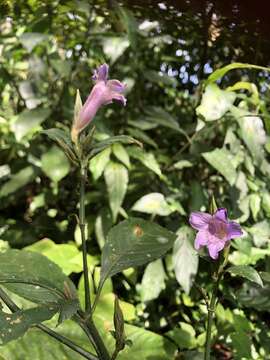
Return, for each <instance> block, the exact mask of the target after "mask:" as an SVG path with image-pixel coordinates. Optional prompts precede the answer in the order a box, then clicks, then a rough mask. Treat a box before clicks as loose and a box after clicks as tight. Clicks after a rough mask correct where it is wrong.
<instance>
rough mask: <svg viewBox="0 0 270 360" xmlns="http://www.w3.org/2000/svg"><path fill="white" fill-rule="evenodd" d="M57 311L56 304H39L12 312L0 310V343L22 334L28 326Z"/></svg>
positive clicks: (47, 317) (2, 343) (43, 319)
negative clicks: (38, 305)
mask: <svg viewBox="0 0 270 360" xmlns="http://www.w3.org/2000/svg"><path fill="white" fill-rule="evenodd" d="M57 311H58V307H56V306H40V307H36V308H32V309H27V310H19V311H16V312H15V313H13V314H9V313H4V312H2V311H0V345H4V344H6V343H8V342H9V341H12V340H15V339H17V338H19V337H21V336H23V335H24V333H25V332H26V331H27V330H28V329H29V328H30V327H32V326H33V325H37V324H39V323H41V322H43V321H45V320H49V319H50V318H51V317H52V316H53V315H54V314H55V313H56V312H57Z"/></svg>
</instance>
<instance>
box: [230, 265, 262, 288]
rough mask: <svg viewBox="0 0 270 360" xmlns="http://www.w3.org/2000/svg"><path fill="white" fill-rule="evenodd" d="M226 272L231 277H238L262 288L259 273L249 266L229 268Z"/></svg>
mask: <svg viewBox="0 0 270 360" xmlns="http://www.w3.org/2000/svg"><path fill="white" fill-rule="evenodd" d="M226 271H227V272H229V273H230V274H232V275H235V276H240V277H242V278H245V279H248V280H249V281H252V282H254V283H256V284H258V285H260V286H263V282H262V279H261V277H260V275H259V273H258V272H257V271H256V270H255V269H254V268H252V267H251V266H247V265H238V266H231V267H229V268H228V269H227V270H226Z"/></svg>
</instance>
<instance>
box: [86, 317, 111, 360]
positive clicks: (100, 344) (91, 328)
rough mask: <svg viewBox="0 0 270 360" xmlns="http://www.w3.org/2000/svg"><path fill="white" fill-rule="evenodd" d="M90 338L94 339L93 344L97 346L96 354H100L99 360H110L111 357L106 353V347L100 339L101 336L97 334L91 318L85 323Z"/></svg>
mask: <svg viewBox="0 0 270 360" xmlns="http://www.w3.org/2000/svg"><path fill="white" fill-rule="evenodd" d="M86 326H87V328H88V330H89V332H90V334H91V336H92V338H93V339H94V341H95V344H96V346H97V348H98V354H99V356H100V359H101V360H110V359H111V357H110V355H109V353H108V350H107V349H106V347H105V345H104V342H103V340H102V338H101V337H100V335H99V332H98V330H97V328H96V326H95V324H94V321H93V319H92V318H90V319H89V320H88V322H87V324H86Z"/></svg>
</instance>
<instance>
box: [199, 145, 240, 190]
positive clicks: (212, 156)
mask: <svg viewBox="0 0 270 360" xmlns="http://www.w3.org/2000/svg"><path fill="white" fill-rule="evenodd" d="M202 156H203V157H204V158H205V160H206V161H207V162H208V163H209V164H210V165H212V166H213V167H214V168H215V169H216V170H217V171H218V172H219V173H220V174H221V175H222V176H224V178H225V179H226V180H227V181H228V183H229V184H230V185H231V186H232V185H233V184H234V183H235V181H236V178H237V172H236V170H235V168H234V167H233V165H232V159H233V156H232V154H231V153H230V152H229V151H228V150H226V149H224V148H221V149H215V150H213V151H210V152H206V153H203V154H202Z"/></svg>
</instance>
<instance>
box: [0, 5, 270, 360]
mask: <svg viewBox="0 0 270 360" xmlns="http://www.w3.org/2000/svg"><path fill="white" fill-rule="evenodd" d="M236 4H237V2H236ZM232 9H234V12H232V13H231V14H230V16H225V15H224V14H225V13H224V12H223V8H222V7H219V4H218V3H211V2H210V1H209V2H201V4H197V2H196V1H194V2H191V3H190V2H188V1H186V2H185V1H183V2H181V4H180V5H179V4H178V6H176V4H174V5H171V4H170V3H169V2H166V3H160V4H157V3H156V2H152V4H151V3H149V4H148V6H147V7H146V6H142V5H141V4H140V3H136V2H130V3H125V4H121V5H119V4H117V3H116V2H113V1H108V2H104V1H95V2H94V1H91V2H87V1H76V2H75V1H37V0H27V1H16V3H14V2H12V1H3V2H1V15H2V17H1V23H0V29H1V38H0V53H1V58H0V63H1V67H0V75H1V76H0V93H1V107H0V134H1V137H0V143H1V152H0V162H1V166H0V181H1V189H0V200H1V202H0V208H1V215H0V237H1V242H0V247H1V250H3V251H4V250H5V249H6V248H8V247H11V248H19V249H21V248H27V249H29V250H32V251H37V252H40V253H42V254H45V255H46V256H48V257H49V258H50V259H51V260H52V261H54V262H56V263H57V264H59V265H60V266H61V267H62V268H63V270H64V272H65V274H67V275H70V276H71V278H72V279H73V280H74V281H75V282H76V283H77V284H78V287H79V291H82V283H81V281H80V277H81V273H82V263H81V253H80V241H79V236H78V228H77V226H76V219H75V217H74V216H73V215H74V214H75V213H76V211H77V201H78V182H77V175H78V174H77V173H76V169H75V168H73V166H72V164H70V163H69V161H68V160H67V159H66V158H65V156H64V154H63V152H62V151H61V150H60V149H59V148H57V147H56V145H54V144H53V143H52V142H51V141H50V140H49V139H47V138H46V137H44V136H43V135H40V134H39V130H41V129H47V128H50V127H58V128H60V129H66V128H70V127H71V124H72V119H73V106H74V99H75V93H76V89H80V92H81V94H82V97H83V99H85V98H86V97H87V95H88V94H89V90H90V88H91V86H92V82H91V75H92V72H93V70H94V69H95V68H96V67H97V66H98V65H100V64H101V63H104V62H106V63H108V64H109V65H110V74H111V78H117V79H120V80H123V81H124V82H125V83H126V84H127V86H128V87H127V98H128V103H127V106H126V107H125V108H122V107H120V106H119V105H118V104H114V105H113V106H108V107H104V108H103V109H102V110H101V111H100V112H99V113H98V114H97V116H96V119H95V125H96V129H97V132H96V136H97V138H99V139H103V138H106V137H108V135H118V134H129V135H131V136H133V137H134V138H136V139H138V140H139V141H141V142H142V143H143V144H144V148H143V149H140V148H137V147H134V146H123V145H113V146H112V147H111V148H109V149H106V150H104V151H103V152H102V153H101V154H100V155H98V156H97V157H96V158H95V159H93V160H92V161H91V163H90V166H89V173H90V181H89V184H88V187H87V221H88V235H89V240H88V250H89V262H90V266H91V271H92V273H93V283H95V281H96V279H97V278H98V276H99V266H100V249H101V248H102V246H103V244H104V241H105V236H106V233H107V232H108V230H109V229H110V227H111V226H112V225H113V224H114V223H117V222H119V221H121V220H122V219H124V218H126V217H128V216H129V215H132V216H139V217H143V218H146V219H152V220H154V221H155V222H157V223H159V224H161V225H163V226H165V227H167V228H168V229H170V230H173V231H177V232H178V233H179V237H178V240H177V242H176V244H175V246H174V249H173V251H172V252H171V253H169V254H168V255H167V256H166V257H165V258H164V259H163V260H157V261H155V262H152V263H150V264H149V265H148V266H146V267H142V268H140V269H139V270H136V271H135V270H134V269H129V270H128V271H124V272H123V273H122V274H120V275H116V276H115V277H114V278H113V281H112V282H111V281H107V283H106V286H105V288H104V291H103V296H102V302H101V305H100V306H99V308H98V310H97V311H98V316H99V318H100V326H101V327H102V326H103V327H104V329H105V330H104V334H106V335H104V336H106V337H107V341H108V342H111V341H112V337H111V335H110V333H109V331H108V330H109V329H110V327H111V321H112V312H113V293H117V294H118V296H119V297H120V299H121V304H122V307H123V310H124V315H125V320H126V321H127V323H128V324H129V325H127V330H126V331H127V335H128V337H129V338H130V339H131V340H132V341H133V346H132V348H131V349H128V348H127V349H125V350H124V352H123V353H121V355H120V356H119V359H120V360H121V359H122V360H125V359H129V360H133V359H134V360H135V359H136V360H137V359H138V358H140V359H142V360H143V359H145V360H146V359H147V360H165V359H173V358H174V356H177V358H179V359H181V358H183V359H200V358H201V357H200V356H201V355H200V349H201V348H202V346H203V344H204V340H205V320H206V306H205V303H204V301H203V298H202V295H201V293H200V291H199V288H198V286H200V287H202V288H203V289H205V291H207V290H209V289H210V288H211V282H209V262H207V261H206V260H205V259H200V261H199V257H198V256H197V255H196V254H195V253H194V251H193V245H192V244H193V240H194V232H193V231H192V230H190V229H189V228H188V227H187V225H188V222H187V219H188V215H189V213H190V212H191V211H193V210H202V211H205V210H207V206H208V201H209V197H210V195H211V194H212V193H213V194H214V195H215V197H216V199H217V202H218V205H219V206H223V207H227V208H228V209H229V216H230V218H232V219H237V220H238V221H239V222H240V223H241V224H242V225H243V228H244V230H245V237H243V238H241V239H237V240H235V241H233V243H232V253H231V255H230V263H231V264H234V265H255V267H256V269H257V270H259V271H260V272H261V274H262V276H263V279H264V287H263V288H261V287H260V286H259V285H258V284H254V283H252V282H249V283H245V284H244V285H243V284H242V282H241V281H240V280H239V279H237V280H236V279H234V278H233V277H230V276H229V275H226V277H225V282H224V285H223V286H222V287H221V288H220V295H221V296H222V298H221V302H220V304H219V305H218V308H217V319H216V325H215V333H214V334H215V339H214V351H215V356H216V358H217V359H232V358H234V359H270V357H269V353H270V342H269V330H268V325H269V319H270V318H269V305H270V302H269V295H270V285H269V281H270V276H269V273H268V271H269V270H270V269H269V267H270V262H269V258H270V257H269V255H270V247H269V236H270V225H269V217H270V192H269V174H270V163H269V152H270V143H269V139H268V135H267V134H268V132H269V130H270V115H269V105H270V102H269V98H270V97H269V85H268V78H269V74H268V73H267V72H266V71H261V70H256V69H246V68H244V69H239V66H235V67H236V69H235V70H232V71H229V72H227V73H224V74H221V75H224V76H216V77H215V78H213V77H212V78H210V79H209V80H208V82H206V79H207V78H208V76H209V74H210V73H212V72H213V70H214V69H216V68H220V67H222V66H224V65H227V64H229V63H233V62H243V63H252V64H259V65H263V66H267V65H268V62H269V61H268V53H269V40H268V39H267V40H266V36H264V33H263V31H264V29H263V26H262V25H263V24H260V22H259V21H258V19H255V18H254V19H252V20H251V19H249V18H246V19H242V18H241V11H240V10H241V6H240V5H239V8H233V7H232ZM237 9H238V11H237ZM215 74H216V73H215ZM216 80H217V83H216ZM198 269H199V271H198ZM34 271H35V269H33V272H34ZM194 277H195V284H194ZM196 284H197V285H196ZM92 288H94V284H92ZM16 300H17V301H19V302H21V303H22V304H23V305H24V303H23V300H22V299H16ZM74 326H75V325H71V324H70V323H68V322H67V323H64V324H63V325H61V326H60V327H59V328H58V330H59V331H61V332H62V333H64V334H66V335H67V336H69V335H72V336H73V337H74V336H75V338H77V341H78V343H81V344H84V343H85V342H86V340H85V339H84V337H83V335H82V334H80V332H79V330H78V329H76V328H74ZM85 346H86V345H85ZM176 354H177V355H176ZM2 358H3V359H5V360H17V359H18V360H21V359H25V360H27V359H35V360H42V359H46V360H47V359H48V360H50V359H59V360H60V359H77V358H78V359H79V357H78V355H75V354H74V353H72V352H71V351H68V350H67V349H66V348H64V347H63V346H62V345H58V344H56V343H55V342H54V341H53V340H51V339H49V338H47V337H46V335H44V334H42V333H40V332H38V331H37V330H31V331H30V332H29V333H28V334H27V335H26V336H25V337H23V338H22V339H21V340H18V341H16V342H12V343H10V344H9V345H6V346H4V347H2V348H1V351H0V359H2Z"/></svg>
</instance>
